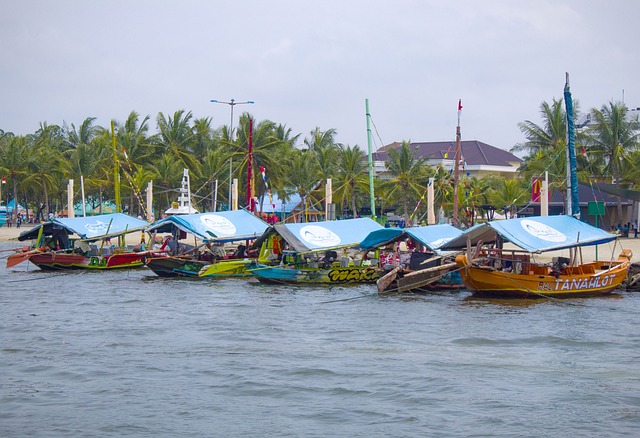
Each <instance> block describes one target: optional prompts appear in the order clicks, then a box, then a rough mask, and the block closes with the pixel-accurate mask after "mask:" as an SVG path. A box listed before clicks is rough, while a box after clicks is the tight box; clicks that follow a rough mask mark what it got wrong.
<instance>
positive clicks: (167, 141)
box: [155, 110, 200, 174]
mask: <svg viewBox="0 0 640 438" xmlns="http://www.w3.org/2000/svg"><path fill="white" fill-rule="evenodd" d="M192 118H193V115H192V114H191V111H189V112H187V113H185V111H184V110H178V111H176V112H175V113H174V114H173V117H170V116H169V117H167V116H165V115H164V114H163V113H159V114H158V117H157V119H156V122H157V124H158V130H159V132H158V135H157V137H156V138H155V140H156V143H157V145H158V146H159V147H160V150H161V151H160V153H161V154H163V153H167V154H169V156H171V157H172V158H173V159H174V160H176V161H178V162H179V163H181V164H182V166H183V167H186V168H187V169H191V170H192V171H193V170H195V169H198V168H199V166H200V164H199V162H198V160H197V159H196V157H195V156H194V155H193V151H194V143H195V135H194V133H193V130H192V128H191V125H190V122H191V119H192ZM180 174H182V172H180Z"/></svg>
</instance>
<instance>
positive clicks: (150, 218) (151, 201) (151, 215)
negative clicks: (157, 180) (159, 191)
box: [147, 180, 153, 222]
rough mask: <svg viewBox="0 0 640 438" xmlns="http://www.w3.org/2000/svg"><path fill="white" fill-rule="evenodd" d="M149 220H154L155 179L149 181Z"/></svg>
mask: <svg viewBox="0 0 640 438" xmlns="http://www.w3.org/2000/svg"><path fill="white" fill-rule="evenodd" d="M147 221H148V222H152V221H153V180H151V181H149V182H148V183H147Z"/></svg>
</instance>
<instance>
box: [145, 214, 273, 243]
mask: <svg viewBox="0 0 640 438" xmlns="http://www.w3.org/2000/svg"><path fill="white" fill-rule="evenodd" d="M174 227H175V228H178V229H179V230H182V231H184V232H186V233H191V234H194V235H195V236H197V237H198V238H200V239H202V240H205V241H209V242H211V241H217V242H232V241H234V240H247V239H256V238H257V237H260V236H261V235H262V233H264V232H265V230H266V229H267V228H269V225H268V224H267V223H266V222H264V221H263V220H262V219H260V218H258V217H257V216H255V215H253V214H251V213H249V212H247V211H246V210H231V211H218V212H215V213H196V214H180V215H175V216H169V217H167V218H165V219H161V220H159V221H157V222H155V223H154V224H152V225H151V226H149V227H148V228H147V231H149V232H151V231H158V232H159V233H169V232H171V231H173V228H174Z"/></svg>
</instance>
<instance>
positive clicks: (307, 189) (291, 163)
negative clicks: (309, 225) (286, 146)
mask: <svg viewBox="0 0 640 438" xmlns="http://www.w3.org/2000/svg"><path fill="white" fill-rule="evenodd" d="M287 168H288V172H287V174H286V177H285V180H284V182H285V185H286V187H287V188H289V189H290V190H292V192H294V193H297V194H298V195H299V196H300V200H301V204H302V205H303V206H304V207H305V210H306V207H307V205H308V204H307V203H308V199H307V197H308V196H309V195H310V194H311V191H312V190H313V189H314V188H315V185H316V183H317V179H315V178H314V177H313V175H316V174H317V173H318V163H317V161H316V157H315V155H313V153H312V152H311V151H309V150H299V149H294V150H293V151H291V152H290V154H289V158H288V160H287ZM283 199H286V196H285V197H283ZM305 219H306V217H305Z"/></svg>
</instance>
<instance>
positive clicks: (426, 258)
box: [359, 224, 463, 293]
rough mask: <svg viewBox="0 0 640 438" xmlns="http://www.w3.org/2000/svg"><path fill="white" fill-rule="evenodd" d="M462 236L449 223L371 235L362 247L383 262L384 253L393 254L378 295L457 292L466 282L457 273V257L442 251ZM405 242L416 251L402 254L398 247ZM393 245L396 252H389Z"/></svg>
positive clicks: (409, 249) (379, 283)
mask: <svg viewBox="0 0 640 438" xmlns="http://www.w3.org/2000/svg"><path fill="white" fill-rule="evenodd" d="M461 234H462V231H461V230H459V229H458V228H456V227H454V226H452V225H449V224H439V225H426V226H419V227H411V228H383V229H381V230H376V231H373V232H371V233H370V234H369V235H368V236H367V237H366V238H365V239H364V240H363V241H362V242H360V245H359V246H360V248H361V249H363V250H366V251H371V250H375V251H376V253H377V257H376V258H377V259H381V257H380V252H383V253H384V252H387V254H390V255H391V257H389V256H387V257H384V259H385V261H384V262H382V268H383V269H384V270H385V272H386V274H385V275H384V276H383V277H381V278H380V279H379V280H378V281H377V287H378V293H388V292H399V293H402V292H426V291H432V290H445V289H446V290H457V289H460V288H462V287H463V283H462V279H461V278H460V275H459V274H458V273H457V272H456V270H457V264H456V263H455V260H454V258H455V255H453V254H452V253H451V252H447V251H440V250H439V248H440V246H442V245H444V244H445V243H447V242H449V241H450V240H452V239H454V238H457V237H459V236H460V235H461ZM405 241H406V242H409V243H410V244H411V246H412V247H413V248H407V249H405V250H404V251H399V249H398V246H399V245H398V244H399V243H401V242H405ZM389 246H393V249H391V250H386V251H385V248H388V247H389Z"/></svg>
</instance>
